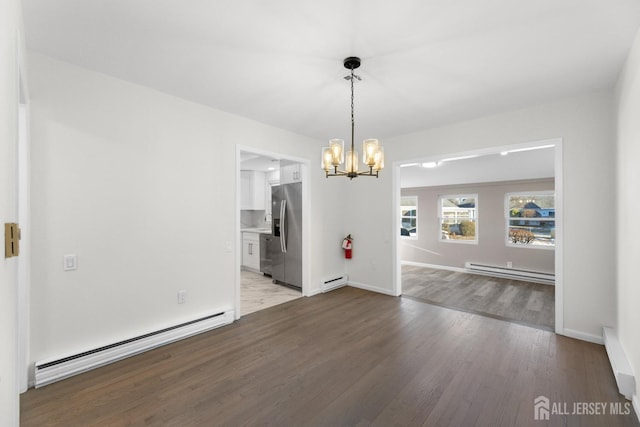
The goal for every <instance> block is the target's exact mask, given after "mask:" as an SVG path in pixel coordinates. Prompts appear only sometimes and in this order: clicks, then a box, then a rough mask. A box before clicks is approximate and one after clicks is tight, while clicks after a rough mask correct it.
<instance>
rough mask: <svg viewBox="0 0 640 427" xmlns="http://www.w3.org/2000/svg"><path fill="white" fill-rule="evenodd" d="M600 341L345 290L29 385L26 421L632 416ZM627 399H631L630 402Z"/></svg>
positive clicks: (631, 421)
mask: <svg viewBox="0 0 640 427" xmlns="http://www.w3.org/2000/svg"><path fill="white" fill-rule="evenodd" d="M540 395H544V396H547V397H548V398H549V399H550V400H551V402H558V403H561V404H564V403H566V405H567V408H569V411H571V408H572V407H573V403H574V402H607V403H611V402H613V403H616V404H621V405H625V404H626V402H627V401H626V400H624V398H623V397H621V396H620V395H618V393H617V389H616V385H615V381H614V378H613V375H612V373H611V368H610V367H609V366H608V362H607V356H606V353H605V350H604V348H603V347H602V346H600V345H596V344H591V343H587V342H582V341H578V340H574V339H571V338H566V337H562V336H557V335H555V334H553V333H550V332H547V331H543V330H540V329H535V328H530V327H526V326H522V325H518V324H514V323H509V322H504V321H501V320H496V319H492V318H488V317H483V316H478V315H474V314H471V313H466V312H461V311H455V310H450V309H446V308H442V307H438V306H434V305H429V304H425V303H422V302H419V301H416V300H412V299H407V298H396V297H390V296H385V295H381V294H376V293H371V292H367V291H363V290H359V289H354V288H350V287H345V288H341V289H337V290H335V291H333V292H329V293H327V294H321V295H317V296H314V297H312V298H300V299H296V300H295V301H292V302H289V303H286V304H281V305H278V306H275V307H271V308H268V309H266V310H262V311H259V312H256V313H253V314H250V315H248V316H245V317H243V318H242V319H241V320H239V321H237V322H235V323H233V324H232V325H229V326H226V327H223V328H220V329H216V330H213V331H210V332H208V333H204V334H200V335H198V336H195V337H192V338H189V339H186V340H183V341H181V342H177V343H174V344H171V345H168V346H164V347H161V348H158V349H155V350H152V351H149V352H147V353H144V354H141V355H138V356H135V357H132V358H129V359H126V360H123V361H120V362H117V363H114V364H112V365H109V366H106V367H103V368H100V369H96V370H94V371H91V372H87V373H85V374H82V375H79V376H76V377H72V378H69V379H66V380H64V381H61V382H58V383H54V384H51V385H48V386H46V387H43V388H41V389H37V390H29V391H28V392H27V393H25V394H23V395H22V397H21V416H22V426H24V427H29V426H125V425H133V426H145V425H153V426H254V425H261V426H265V425H266V426H331V427H335V426H368V425H373V426H449V425H451V426H492V427H494V426H539V425H551V426H565V425H566V426H611V427H616V426H635V427H638V426H640V424H639V423H638V421H637V420H636V419H635V416H634V415H633V412H631V414H627V415H609V414H607V415H572V414H566V415H562V414H552V415H551V417H550V420H549V421H548V422H539V421H534V409H533V401H534V398H536V397H537V396H540ZM624 408H625V406H623V409H624Z"/></svg>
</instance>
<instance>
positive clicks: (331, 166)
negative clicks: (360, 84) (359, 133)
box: [322, 56, 384, 179]
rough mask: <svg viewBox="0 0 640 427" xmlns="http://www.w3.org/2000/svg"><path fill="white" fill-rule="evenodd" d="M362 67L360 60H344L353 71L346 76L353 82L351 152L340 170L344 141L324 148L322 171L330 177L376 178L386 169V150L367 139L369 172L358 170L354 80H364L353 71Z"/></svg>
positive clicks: (364, 151) (364, 150) (334, 141)
mask: <svg viewBox="0 0 640 427" xmlns="http://www.w3.org/2000/svg"><path fill="white" fill-rule="evenodd" d="M359 66H360V58H356V57H354V56H351V57H349V58H346V59H345V60H344V67H345V68H347V69H349V70H351V74H350V75H348V76H345V80H349V81H351V150H349V151H347V155H346V164H345V169H344V170H341V169H338V168H339V167H341V166H342V164H343V163H344V162H345V154H344V140H343V139H332V140H330V141H329V146H328V147H323V148H322V169H324V171H325V174H326V176H327V178H328V177H330V176H346V177H347V178H349V179H353V178H356V177H358V176H375V177H376V178H377V177H378V172H380V171H381V170H382V168H384V150H383V148H382V147H381V146H380V144H379V143H378V140H377V139H365V140H364V141H363V142H362V162H363V163H364V164H365V165H366V166H367V167H368V168H369V169H368V170H364V171H359V170H358V152H357V151H356V150H355V146H354V141H353V140H354V133H355V132H354V129H355V122H354V120H353V82H354V80H356V79H357V80H362V79H361V78H360V76H357V75H355V74H354V73H353V70H355V69H356V68H358V67H359Z"/></svg>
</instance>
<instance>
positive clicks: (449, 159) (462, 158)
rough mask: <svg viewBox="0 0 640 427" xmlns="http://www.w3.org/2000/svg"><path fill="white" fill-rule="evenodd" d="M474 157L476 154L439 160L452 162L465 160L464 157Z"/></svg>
mask: <svg viewBox="0 0 640 427" xmlns="http://www.w3.org/2000/svg"><path fill="white" fill-rule="evenodd" d="M474 157H478V155H477V154H471V155H468V156H460V157H449V158H448V159H442V160H440V161H441V162H453V161H454V160H465V159H473V158H474Z"/></svg>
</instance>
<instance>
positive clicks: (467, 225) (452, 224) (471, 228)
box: [439, 194, 478, 243]
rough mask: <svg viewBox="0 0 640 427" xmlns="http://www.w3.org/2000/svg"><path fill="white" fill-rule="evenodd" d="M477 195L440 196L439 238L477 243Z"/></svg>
mask: <svg viewBox="0 0 640 427" xmlns="http://www.w3.org/2000/svg"><path fill="white" fill-rule="evenodd" d="M477 201H478V195H477V194H465V195H448V196H440V203H439V208H440V209H439V211H440V212H439V220H440V240H443V241H449V242H461V243H477V241H478V236H477V233H476V231H477V230H476V229H477V225H478V206H477Z"/></svg>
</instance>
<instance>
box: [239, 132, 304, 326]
mask: <svg viewBox="0 0 640 427" xmlns="http://www.w3.org/2000/svg"><path fill="white" fill-rule="evenodd" d="M241 152H244V153H251V154H256V155H260V156H266V157H271V158H274V159H279V160H291V161H294V162H296V163H300V165H301V166H300V176H301V178H302V212H303V215H304V212H311V197H310V183H309V160H308V159H304V158H301V157H295V156H290V155H287V154H282V153H277V152H274V151H268V150H264V149H262V148H257V147H251V146H248V145H241V144H236V177H235V178H236V203H235V242H236V244H235V247H236V248H237V250H236V257H235V269H234V277H235V286H234V311H235V318H236V320H238V319H240V317H241V316H240V308H241V307H240V305H241V301H240V287H241V277H240V269H241V266H242V235H241V232H240V228H241V227H240V192H241V191H242V188H241V181H240V167H241V165H240V160H241V159H240V153H241ZM310 239H311V224H310V221H303V222H302V296H309V287H310V283H311V269H310V265H311V250H310V248H311V241H310Z"/></svg>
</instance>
